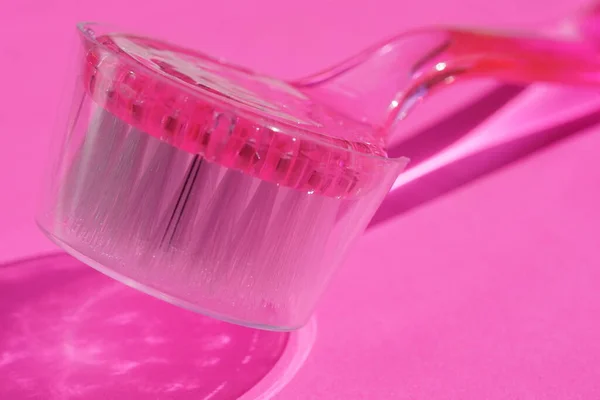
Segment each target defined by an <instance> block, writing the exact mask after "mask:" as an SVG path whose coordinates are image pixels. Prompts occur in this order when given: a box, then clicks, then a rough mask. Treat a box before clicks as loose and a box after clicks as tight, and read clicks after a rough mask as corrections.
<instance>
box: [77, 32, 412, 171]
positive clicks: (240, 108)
mask: <svg viewBox="0 0 600 400" xmlns="http://www.w3.org/2000/svg"><path fill="white" fill-rule="evenodd" d="M77 30H78V31H79V33H80V34H81V35H82V37H83V38H84V39H85V40H87V41H89V42H90V43H93V44H94V45H95V46H98V47H99V48H102V49H103V50H105V51H107V52H109V53H111V54H115V52H114V50H113V49H111V48H109V47H108V46H106V45H105V44H104V43H102V42H100V41H98V40H97V38H96V36H102V35H111V34H121V35H135V36H137V37H148V38H151V39H153V40H160V41H162V42H163V43H165V44H169V45H172V46H174V47H176V48H179V49H182V50H186V51H189V52H193V54H194V55H195V56H198V57H203V58H205V59H206V60H208V61H210V62H214V63H217V64H221V65H225V66H227V67H228V68H232V69H234V70H237V71H240V72H243V73H248V74H252V75H255V76H259V77H263V78H265V79H273V78H271V77H269V76H268V75H264V74H260V73H257V72H254V71H252V70H250V69H247V68H243V67H240V66H237V65H235V64H231V63H228V62H225V61H223V60H219V59H217V58H215V57H211V56H209V55H206V54H205V53H203V52H200V51H197V50H194V49H190V48H187V47H184V46H181V45H178V44H175V43H173V42H172V41H170V40H168V39H163V38H161V37H160V36H156V35H154V34H147V33H145V32H140V31H131V30H126V29H121V28H119V27H117V26H114V25H109V24H104V23H99V22H92V21H88V22H79V23H77ZM96 30H97V31H96ZM97 34H99V35H97ZM115 55H116V54H115ZM117 56H119V60H120V62H122V63H124V64H128V65H131V66H132V68H143V69H145V70H146V71H148V72H149V73H150V74H152V75H153V76H155V77H156V79H157V80H161V81H163V82H164V83H166V84H167V85H170V86H174V87H177V88H178V89H180V90H182V91H184V92H186V93H188V94H189V95H191V96H195V97H200V98H202V99H205V100H206V101H207V102H210V103H212V104H215V105H218V106H220V107H224V108H231V107H235V109H236V113H238V114H239V115H240V116H242V117H244V118H246V119H248V120H251V121H252V122H255V123H256V124H257V125H262V126H264V127H266V128H269V129H273V128H275V129H274V130H276V131H277V133H278V134H284V135H286V136H289V137H301V138H302V140H307V141H312V142H315V143H318V144H319V145H321V146H324V147H328V148H331V149H334V150H336V151H341V152H345V153H348V154H352V155H354V156H359V157H364V158H366V159H373V160H380V161H382V162H385V163H390V164H397V163H400V164H406V163H408V161H409V159H408V158H407V157H404V156H400V157H385V156H380V155H376V154H368V153H363V152H360V151H356V150H354V149H349V148H347V147H342V146H336V145H334V144H332V143H331V142H330V141H327V140H325V139H321V136H323V133H321V132H318V131H315V130H311V129H309V128H304V127H303V128H299V127H298V126H296V125H294V124H292V123H286V122H282V121H275V120H273V119H272V117H271V116H269V115H268V114H261V113H259V112H257V111H255V110H254V109H252V108H251V107H249V106H246V105H244V104H242V103H234V104H232V102H227V101H224V100H223V99H222V98H221V97H220V96H218V95H214V94H211V93H209V92H205V91H201V90H198V89H196V88H194V87H191V86H190V85H188V84H186V83H185V82H180V81H178V80H177V79H175V78H174V77H170V76H167V75H161V74H158V73H156V71H154V70H152V69H150V68H148V67H147V66H145V65H143V64H141V63H139V62H137V61H136V60H134V59H133V58H131V57H123V56H120V55H117ZM284 82H285V83H287V84H289V85H292V86H295V87H297V84H296V83H293V82H289V81H284ZM373 129H376V128H375V127H374V128H373Z"/></svg>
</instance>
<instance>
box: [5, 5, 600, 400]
mask: <svg viewBox="0 0 600 400" xmlns="http://www.w3.org/2000/svg"><path fill="white" fill-rule="evenodd" d="M348 4H349V3H348V2H344V1H341V0H333V1H329V2H321V1H317V0H307V1H303V2H295V3H289V2H277V1H272V0H262V1H259V2H252V3H250V2H247V3H243V4H242V3H241V2H240V4H237V3H235V2H233V1H220V2H217V3H215V4H211V5H210V6H207V5H206V4H205V3H203V2H196V1H182V0H180V1H177V0H173V1H171V2H169V3H168V8H166V7H165V5H159V4H157V3H150V2H140V1H132V2H128V3H125V2H123V1H107V2H103V3H89V2H88V3H86V4H84V3H83V2H75V1H54V2H42V1H21V2H17V1H11V2H8V4H3V5H2V13H1V14H0V22H1V23H0V38H2V39H0V54H2V57H1V60H2V67H1V72H2V74H1V76H0V87H2V88H3V93H4V96H3V98H2V100H0V101H1V102H2V106H1V107H0V129H1V131H2V135H1V136H0V141H1V144H2V146H0V163H1V164H2V168H0V182H2V184H3V186H4V189H3V192H2V193H3V195H4V196H3V198H2V202H3V206H4V207H2V211H0V213H1V219H0V220H1V221H2V226H1V227H0V257H1V259H2V261H3V262H5V261H8V260H11V259H14V258H16V257H23V256H27V255H33V254H38V253H40V252H43V251H47V250H50V249H53V248H54V247H53V246H52V245H51V244H50V243H48V242H47V241H46V240H45V239H44V238H42V236H41V234H39V233H38V232H37V229H36V227H35V226H34V224H33V222H32V216H33V212H34V206H35V202H36V196H37V194H36V193H37V189H38V182H39V177H40V175H41V172H42V170H43V168H44V165H45V164H44V159H45V158H46V150H45V149H46V147H47V145H48V143H49V139H50V138H49V135H48V132H49V129H48V128H47V127H48V125H49V124H50V123H52V119H53V112H54V110H55V109H56V105H55V104H56V101H57V99H58V97H59V91H60V89H61V86H62V83H61V80H62V78H63V77H62V72H61V71H63V67H64V60H65V57H68V55H69V48H68V44H69V41H70V40H71V39H72V37H73V35H72V29H73V28H72V26H73V24H74V23H75V21H77V20H80V19H94V20H104V21H109V22H115V23H118V24H124V25H132V26H133V27H142V28H144V27H145V28H148V27H149V26H157V27H158V28H157V29H160V30H162V31H164V32H166V33H168V34H170V35H173V36H177V37H179V38H181V39H182V41H183V42H184V44H190V45H193V46H196V47H198V48H201V49H203V50H205V51H207V52H209V53H212V54H215V55H217V56H223V57H226V58H228V59H230V60H232V61H235V62H240V63H243V64H245V65H247V66H250V67H254V68H258V69H260V70H263V71H265V72H268V73H275V74H278V75H280V76H284V77H289V76H298V75H302V74H305V73H307V72H310V71H312V70H316V69H319V68H321V67H323V66H326V65H328V64H330V63H332V62H335V61H337V60H338V59H340V58H343V57H344V56H347V55H349V54H351V53H352V52H354V51H355V50H358V49H360V48H362V47H364V46H365V45H367V44H369V43H371V42H373V41H376V40H378V39H380V38H381V37H385V36H389V35H390V34H393V33H396V32H398V31H400V30H404V29H406V28H409V27H413V26H417V25H426V24H431V23H438V22H443V23H453V24H470V25H477V26H494V27H515V28H533V27H537V28H540V27H546V26H548V24H549V23H551V22H553V21H556V20H558V19H559V18H560V17H563V16H566V15H568V14H569V13H571V12H573V11H574V10H575V9H576V8H577V7H578V6H579V5H581V4H582V1H578V2H574V1H567V0H554V1H544V2H541V1H530V2H524V1H519V0H510V1H505V2H489V1H483V0H456V1H453V2H446V1H440V0H424V1H412V2H410V3H406V2H395V1H383V0H381V1H366V0H365V1H360V2H354V3H352V4H353V6H352V7H349V6H348ZM540 7H542V8H541V9H540ZM464 90H465V89H460V90H458V89H452V92H448V93H455V94H469V95H470V96H471V97H472V94H473V92H472V91H470V92H468V93H467V92H464ZM517 94H518V97H514V96H516V95H517ZM598 97H599V96H598V95H596V94H595V93H591V92H578V91H575V90H567V89H564V88H546V87H537V88H528V89H527V90H526V91H525V92H523V91H519V90H518V89H514V88H512V89H511V88H503V89H502V91H500V92H496V93H495V97H492V98H488V99H487V101H486V102H479V103H478V104H475V105H473V106H472V107H473V108H472V109H471V110H470V111H469V112H466V113H463V114H458V117H457V116H454V117H452V116H450V117H449V118H450V119H446V117H448V114H449V112H448V111H446V110H445V109H444V106H445V104H443V103H442V101H443V100H444V99H446V101H448V100H450V101H451V102H452V103H453V104H454V103H455V100H454V97H453V96H451V95H450V94H445V96H440V98H439V99H437V100H436V99H433V100H432V101H431V102H428V103H426V104H425V107H426V106H427V105H428V106H429V107H430V108H428V109H426V108H425V107H423V109H422V112H420V113H418V115H416V116H415V117H416V118H415V119H413V121H412V122H410V123H407V125H406V127H407V131H410V132H413V131H414V132H421V130H420V129H421V128H423V127H425V132H424V133H425V136H421V137H420V138H417V139H414V141H413V142H412V144H411V145H412V147H407V148H410V149H413V151H415V152H416V155H417V156H418V157H417V158H419V157H420V160H424V161H423V162H422V163H421V164H420V166H416V167H414V168H413V169H412V170H410V171H409V173H410V174H407V175H405V176H404V177H403V178H402V180H400V181H399V184H400V183H402V185H401V187H400V188H399V189H398V190H397V191H396V192H394V193H393V194H392V195H391V196H390V197H389V200H388V201H387V202H386V203H385V204H384V206H383V207H382V209H381V211H380V213H379V214H378V215H377V216H376V219H375V221H374V224H373V226H372V228H371V229H370V230H369V231H368V232H367V234H366V235H365V237H364V238H363V239H361V241H360V242H359V243H358V244H357V246H356V247H355V249H354V250H353V252H352V254H351V256H350V258H349V261H348V262H347V263H346V265H345V266H344V267H343V268H342V269H341V270H340V272H339V273H338V274H337V276H336V278H335V280H334V281H333V283H332V285H331V287H330V289H329V290H328V291H327V293H326V295H325V297H324V299H323V301H322V302H321V304H320V306H319V309H318V312H317V323H318V331H317V336H316V341H315V344H314V347H313V349H312V352H311V354H310V355H309V356H308V358H307V359H306V362H305V364H304V366H303V367H302V368H301V369H300V371H299V372H298V373H297V374H296V376H295V377H294V378H293V379H292V380H291V382H289V383H288V384H287V385H284V386H283V387H282V388H281V391H280V392H279V394H278V395H277V396H276V398H278V399H303V400H304V399H345V400H346V399H348V400H352V399H415V398H416V399H433V400H435V399H456V398H460V399H514V398H522V399H561V400H562V399H594V398H598V397H600V367H598V360H600V345H599V344H598V343H599V342H598V340H597V338H598V337H600V323H599V322H598V315H599V314H600V295H599V294H598V293H599V290H598V287H599V285H600V273H599V272H598V265H599V264H600V256H598V254H597V247H598V235H597V231H598V229H597V221H598V220H599V218H600V211H598V207H597V204H598V202H599V201H600V186H599V185H598V182H599V180H600V170H599V169H598V168H597V163H598V161H597V150H596V149H597V148H598V147H599V146H600V131H598V128H595V127H594V125H595V123H596V121H598V117H599V115H600V114H599V112H600V111H599V110H600V98H598ZM503 103H506V105H505V106H504V107H503V109H502V111H501V112H499V113H496V114H494V116H493V117H492V118H491V119H489V120H487V121H486V123H485V124H481V120H482V119H483V118H482V116H484V115H486V114H490V112H489V110H486V107H484V104H498V105H500V104H503ZM424 110H427V111H424ZM473 110H475V111H476V112H475V111H473ZM423 117H427V118H428V119H430V118H434V117H436V118H434V119H435V120H436V122H434V124H435V125H434V127H435V129H433V128H431V129H429V130H427V128H428V127H431V126H430V125H431V124H427V123H424V122H423V121H424V118H423ZM466 133H468V134H466ZM26 135H28V136H26ZM413 137H414V136H413ZM438 140H443V141H444V143H445V144H444V146H445V147H443V146H441V145H440V144H439V142H438ZM409 144H410V143H409ZM449 145H452V146H451V147H449V148H448V147H447V146H449ZM484 148H485V149H486V150H485V152H481V150H482V149H484ZM444 149H445V150H444ZM475 151H477V152H478V153H477V155H473V154H475V153H474V152H475ZM534 151H536V152H535V154H533V152H534ZM440 152H441V153H440ZM406 155H409V156H410V155H411V154H406ZM528 155H529V156H528ZM525 156H528V157H525ZM432 157H433V158H432ZM492 172H493V173H492ZM373 263H375V265H373ZM65 282H66V281H65ZM24 289H27V290H32V287H31V286H24ZM0 301H2V302H3V304H8V303H9V301H15V297H14V296H12V295H10V294H9V293H8V292H6V291H2V292H0ZM2 329H3V330H4V326H3V327H2ZM3 351H5V349H0V354H2V353H3ZM5 381H6V376H2V375H1V372H0V382H5ZM257 389H259V388H257ZM260 390H262V389H260ZM260 390H258V391H256V390H255V391H253V392H251V393H250V394H249V395H252V398H260V393H261V392H260ZM265 390H267V391H268V390H269V389H265ZM267 397H268V396H265V397H263V398H267ZM163 398H166V399H170V398H176V397H168V396H165V397H163Z"/></svg>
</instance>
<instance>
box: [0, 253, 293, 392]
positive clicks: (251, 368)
mask: <svg viewBox="0 0 600 400" xmlns="http://www.w3.org/2000/svg"><path fill="white" fill-rule="evenodd" d="M0 293H2V302H0V326H1V327H2V329H0V349H2V351H1V352H0V376H3V379H2V380H0V398H1V399H11V400H21V399H45V400H46V399H61V400H63V399H64V400H66V399H86V400H95V399H111V400H125V399H127V400H129V399H140V400H145V399H148V400H149V399H157V398H161V399H166V398H168V399H177V400H180V399H181V400H184V399H194V400H200V399H213V400H214V399H233V398H238V397H239V396H241V395H242V394H243V393H245V392H246V391H248V390H249V389H250V388H252V387H253V386H254V385H255V384H256V383H257V382H258V381H260V380H261V379H262V378H263V377H265V375H267V374H268V373H269V372H270V371H271V369H272V368H273V367H274V366H275V364H276V363H277V361H278V360H279V359H280V357H281V356H282V354H283V351H284V349H285V347H286V344H287V341H288V334H285V333H277V332H268V331H260V330H254V329H249V328H244V327H241V326H237V325H232V324H228V323H224V322H220V321H217V320H214V319H211V318H208V317H203V316H201V315H198V314H196V313H192V312H189V311H186V310H183V309H179V308H177V307H175V306H172V305H170V304H168V303H166V302H163V301H160V300H157V299H155V298H153V297H151V296H147V295H145V294H143V293H140V292H138V291H136V290H134V289H131V288H129V287H127V286H125V285H123V284H120V283H118V282H116V281H114V280H112V279H110V278H108V277H106V276H104V275H102V274H100V273H98V272H96V271H94V270H92V269H91V268H88V267H86V266H84V265H83V264H81V263H80V262H79V261H77V260H75V259H74V258H72V257H70V256H68V255H66V254H59V255H52V256H43V257H39V258H34V259H28V260H24V261H20V262H16V263H12V264H8V265H3V266H0Z"/></svg>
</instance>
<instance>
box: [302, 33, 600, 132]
mask: <svg viewBox="0 0 600 400" xmlns="http://www.w3.org/2000/svg"><path fill="white" fill-rule="evenodd" d="M373 77H375V78H373ZM467 78H493V79H498V80H500V81H504V82H512V83H533V82H546V83H557V84H563V85H574V86H599V87H600V57H599V55H598V53H597V52H596V49H595V48H594V47H593V46H592V45H591V44H589V43H585V42H579V41H574V40H560V39H554V38H548V37H541V36H538V37H527V36H520V35H507V34H500V33H488V32H481V31H475V30H461V29H424V30H419V31H413V32H409V33H406V34H402V35H400V36H398V37H396V38H394V39H392V40H389V41H387V42H384V43H382V44H380V45H377V46H374V47H372V48H371V49H368V50H366V51H364V52H362V53H360V54H358V55H357V56H355V57H353V58H351V59H349V60H346V61H345V62H343V63H340V64H338V65H336V66H334V67H333V68H329V69H327V70H325V71H323V72H321V73H318V74H315V75H313V76H310V77H308V78H306V79H303V80H301V81H298V82H296V85H298V87H301V88H302V89H303V90H304V91H306V92H308V93H309V94H310V95H311V96H314V97H315V98H317V99H319V100H320V101H323V102H325V103H328V104H332V105H337V106H339V107H341V108H342V109H344V111H345V112H347V113H349V114H352V115H358V116H360V117H362V119H363V120H366V121H369V122H370V123H371V124H372V125H374V126H376V127H378V130H379V135H380V137H382V138H383V137H385V136H387V135H389V133H390V131H391V130H392V127H393V125H394V123H395V122H396V121H398V120H401V119H404V118H405V117H406V116H407V115H408V113H409V112H410V110H411V109H412V108H413V107H414V106H415V105H416V104H418V103H419V102H420V100H422V99H423V98H424V97H426V96H429V95H431V93H432V92H433V91H434V90H436V89H438V88H440V87H444V86H447V85H449V84H452V83H455V82H457V81H460V80H463V79H467Z"/></svg>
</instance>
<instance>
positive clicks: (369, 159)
mask: <svg viewBox="0 0 600 400" xmlns="http://www.w3.org/2000/svg"><path fill="white" fill-rule="evenodd" d="M84 34H85V33H84ZM84 39H85V43H86V54H85V59H84V62H85V65H84V68H83V71H84V74H83V79H84V86H85V87H86V88H87V90H89V94H90V96H91V97H92V98H93V99H94V101H96V102H97V103H98V104H100V105H101V106H102V107H103V108H104V109H106V110H107V111H109V112H110V113H112V114H114V115H115V116H117V117H118V118H120V119H121V120H123V121H125V122H126V123H128V124H131V125H132V126H135V127H136V128H138V129H139V130H141V131H143V132H146V133H147V134H150V135H153V136H155V137H157V138H160V139H161V140H163V141H166V142H168V143H169V144H172V145H173V146H176V147H178V148H180V149H183V150H185V151H187V152H190V153H192V154H199V155H201V156H202V157H204V158H205V159H206V160H209V161H211V162H215V163H218V164H220V165H223V166H225V167H228V168H233V169H237V170H240V171H242V172H244V173H247V174H250V175H252V176H256V177H258V178H260V179H262V180H267V181H270V182H273V183H277V184H281V185H284V186H287V187H291V188H297V189H301V190H308V191H314V192H316V193H319V194H323V195H326V196H332V197H346V196H354V195H359V194H360V193H362V192H365V191H369V190H371V189H372V188H373V187H374V186H376V185H377V184H378V182H377V180H376V175H377V173H378V171H377V169H378V164H379V163H380V162H381V159H382V158H385V156H386V153H385V150H384V147H383V143H382V142H381V139H378V138H377V137H379V136H376V135H375V134H374V129H373V127H371V126H369V125H367V124H362V123H360V122H358V121H355V120H352V119H351V118H349V117H347V116H344V115H342V114H340V113H338V112H336V111H335V110H333V109H331V108H330V107H326V106H324V105H320V104H318V103H315V102H313V101H312V100H311V99H310V98H309V97H308V96H307V95H306V94H305V93H303V91H302V90H301V88H299V87H296V86H294V85H293V84H290V83H287V82H284V81H280V80H277V79H273V78H269V77H266V76H262V75H259V74H255V73H253V72H251V71H248V70H245V69H243V68H239V67H236V66H232V65H228V64H225V63H222V62H219V61H217V60H215V59H212V58H210V57H208V56H205V55H203V54H200V53H197V52H195V51H193V50H189V49H185V48H182V47H179V46H176V45H173V44H170V43H167V42H163V41H160V40H156V39H150V38H147V37H141V36H135V35H128V34H120V33H112V34H110V33H108V34H103V35H100V36H98V37H85V38H84Z"/></svg>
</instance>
